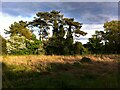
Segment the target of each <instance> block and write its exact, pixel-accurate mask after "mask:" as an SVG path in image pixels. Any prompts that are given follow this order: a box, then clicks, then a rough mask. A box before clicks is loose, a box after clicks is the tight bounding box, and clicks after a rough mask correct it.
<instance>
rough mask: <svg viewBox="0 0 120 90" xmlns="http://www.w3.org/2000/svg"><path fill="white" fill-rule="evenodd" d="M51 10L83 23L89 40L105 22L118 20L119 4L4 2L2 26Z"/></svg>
mask: <svg viewBox="0 0 120 90" xmlns="http://www.w3.org/2000/svg"><path fill="white" fill-rule="evenodd" d="M51 10H58V11H60V12H61V13H62V14H64V16H65V17H70V18H75V20H76V21H79V22H81V23H83V27H82V28H81V29H82V30H83V31H86V32H88V33H89V34H88V35H87V36H86V37H85V38H89V37H90V36H91V34H93V33H94V31H95V29H99V30H102V29H103V24H104V22H105V21H111V20H117V19H118V3H117V2H3V3H2V11H0V13H2V18H3V19H4V22H2V24H4V25H10V24H12V23H13V21H15V20H16V21H18V20H20V19H23V20H32V19H33V17H34V16H35V13H37V12H39V11H51ZM9 19H10V20H9ZM6 23H7V24H6ZM4 25H3V26H4ZM4 27H5V26H4ZM5 28H7V27H5ZM2 29H3V27H2V28H0V30H2ZM1 32H2V31H1ZM81 38H83V37H81Z"/></svg>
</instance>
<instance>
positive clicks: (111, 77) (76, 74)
mask: <svg viewBox="0 0 120 90" xmlns="http://www.w3.org/2000/svg"><path fill="white" fill-rule="evenodd" d="M0 60H2V61H1V63H2V88H54V89H58V88H119V80H120V77H119V74H120V71H119V66H120V63H119V62H120V55H114V54H113V55H86V56H84V55H78V56H77V55H76V56H54V55H52V56H49V55H48V56H46V55H23V56H22V55H21V56H20V55H19V56H14V55H13V56H12V55H11V56H9V55H8V56H7V55H5V56H1V57H0Z"/></svg>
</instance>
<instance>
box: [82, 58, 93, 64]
mask: <svg viewBox="0 0 120 90" xmlns="http://www.w3.org/2000/svg"><path fill="white" fill-rule="evenodd" d="M80 62H81V63H92V60H91V59H90V58H87V57H83V58H82V59H81V60H80Z"/></svg>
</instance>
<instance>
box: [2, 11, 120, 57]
mask: <svg viewBox="0 0 120 90" xmlns="http://www.w3.org/2000/svg"><path fill="white" fill-rule="evenodd" d="M119 23H120V21H110V22H105V23H104V31H96V33H95V34H94V35H93V36H92V38H89V42H88V43H87V44H84V45H82V43H81V42H75V43H74V39H73V36H75V37H80V36H81V35H83V36H85V35H86V34H87V33H85V32H84V31H81V30H80V28H81V27H82V24H81V23H79V22H76V21H75V19H74V18H65V17H64V15H63V14H61V13H60V12H59V11H51V12H38V13H37V14H36V17H34V20H33V21H31V22H27V21H19V22H14V23H13V24H11V26H10V27H9V29H10V30H6V32H5V33H6V34H9V35H10V39H7V40H5V39H3V38H2V37H1V36H0V38H2V41H3V43H2V47H3V49H2V52H3V54H14V55H16V54H18V55H26V54H47V55H53V54H54V55H75V54H78V55H79V54H86V53H98V54H99V53H106V54H109V53H120V47H119V46H120V27H119V26H120V24H119ZM50 30H52V32H51V31H50ZM35 32H37V34H38V35H36V34H35ZM37 36H39V39H37ZM5 43H6V44H5ZM110 48H111V49H110Z"/></svg>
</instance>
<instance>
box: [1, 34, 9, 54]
mask: <svg viewBox="0 0 120 90" xmlns="http://www.w3.org/2000/svg"><path fill="white" fill-rule="evenodd" d="M6 53H7V50H6V40H5V39H4V38H3V37H2V36H1V35H0V55H2V54H6Z"/></svg>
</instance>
